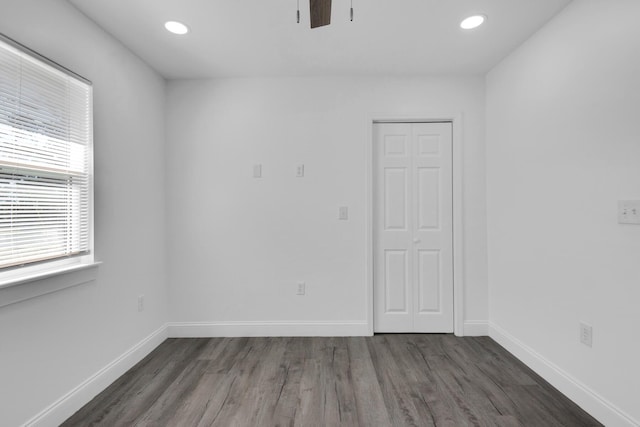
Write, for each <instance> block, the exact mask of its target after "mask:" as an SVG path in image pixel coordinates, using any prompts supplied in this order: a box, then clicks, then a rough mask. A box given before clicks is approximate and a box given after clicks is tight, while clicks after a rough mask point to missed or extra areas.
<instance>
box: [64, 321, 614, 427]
mask: <svg viewBox="0 0 640 427" xmlns="http://www.w3.org/2000/svg"><path fill="white" fill-rule="evenodd" d="M600 425H601V424H599V423H598V422H597V421H596V420H595V419H593V418H592V417H591V416H589V415H588V414H587V413H586V412H584V411H583V410H581V409H580V408H579V407H578V406H577V405H575V404H574V403H573V402H571V401H570V400H569V399H568V398H566V397H565V396H563V395H562V394H560V393H559V392H558V391H557V390H556V389H554V388H553V387H552V386H551V385H550V384H548V383H547V382H546V381H544V380H543V379H542V378H541V377H539V376H538V375H537V374H535V373H534V372H533V371H532V370H531V369H529V368H528V367H527V366H525V365H524V364H523V363H522V362H520V361H519V360H517V359H516V358H515V357H513V356H512V355H511V354H509V353H508V352H507V351H506V350H504V349H503V348H502V347H500V346H499V345H498V344H496V343H495V342H494V341H493V340H491V339H490V338H488V337H478V338H457V337H455V336H453V335H449V334H432V335H429V334H386V335H375V336H373V337H353V338H345V337H337V338H331V337H317V338H315V337H314V338H285V337H280V338H211V339H204V338H198V339H168V340H166V341H165V342H164V343H163V344H161V345H160V346H159V347H158V348H157V349H155V350H154V351H153V352H152V353H151V354H149V356H147V357H146V358H145V359H144V360H142V361H141V362H140V363H138V364H137V365H136V366H134V367H133V368H132V369H131V370H130V371H128V372H127V373H126V374H124V375H123V376H122V377H120V378H119V379H118V380H116V381H115V382H114V383H113V384H112V385H111V386H109V387H108V388H107V389H106V390H104V391H103V392H102V393H101V394H99V395H98V396H96V397H95V398H94V399H93V400H92V401H91V402H89V403H88V404H87V405H85V406H84V407H83V408H82V409H80V410H79V411H78V412H77V413H76V414H74V415H73V416H72V417H71V418H69V419H68V420H67V421H66V422H65V423H64V424H63V426H65V427H68V426H83V427H84V426H108V427H119V426H127V427H129V426H136V427H160V426H176V427H184V426H189V427H190V426H198V427H205V426H225V427H227V426H233V427H244V426H283V427H284V426H304V427H307V426H309V427H314V426H375V427H386V426H393V427H395V426H420V427H422V426H437V427H464V426H478V427H484V426H487V427H496V426H497V427H552V426H563V427H584V426H600Z"/></svg>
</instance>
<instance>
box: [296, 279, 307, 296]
mask: <svg viewBox="0 0 640 427" xmlns="http://www.w3.org/2000/svg"><path fill="white" fill-rule="evenodd" d="M306 293H307V284H306V283H304V282H298V287H297V290H296V295H305V294H306Z"/></svg>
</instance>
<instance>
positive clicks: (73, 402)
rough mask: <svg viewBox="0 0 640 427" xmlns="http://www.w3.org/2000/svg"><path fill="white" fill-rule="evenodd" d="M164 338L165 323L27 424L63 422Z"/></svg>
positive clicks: (43, 425) (40, 426)
mask: <svg viewBox="0 0 640 427" xmlns="http://www.w3.org/2000/svg"><path fill="white" fill-rule="evenodd" d="M165 339H167V325H163V326H162V327H161V328H159V329H158V330H156V331H155V332H153V333H152V334H151V335H149V336H148V337H146V338H145V339H143V340H142V341H140V342H139V343H138V344H136V345H134V346H133V347H131V348H130V349H129V350H128V351H126V352H125V353H124V354H122V355H121V356H120V357H118V358H117V359H115V360H114V361H113V362H111V363H109V364H108V365H107V366H105V367H104V368H102V369H100V370H99V371H98V372H96V373H95V374H93V375H92V376H91V377H89V378H87V379H86V380H85V381H84V382H82V383H81V384H80V385H78V386H77V387H76V388H74V389H73V390H71V391H70V392H68V393H67V394H65V395H64V396H62V397H61V398H60V399H58V400H57V401H55V402H54V403H52V404H51V405H50V406H49V407H47V408H46V409H44V410H43V411H42V412H40V413H39V414H38V415H36V416H35V417H33V418H31V419H30V420H29V421H27V422H26V423H25V424H24V425H25V426H27V427H49V426H58V425H60V424H62V423H63V422H64V421H65V420H66V419H67V418H69V417H70V416H71V415H73V414H74V413H76V411H77V410H79V409H80V408H82V407H83V406H84V405H86V404H87V403H88V402H89V401H91V399H93V398H94V397H95V396H97V395H98V394H99V393H100V392H102V391H103V390H104V389H106V388H107V387H108V386H109V385H110V384H111V383H113V382H114V381H115V380H117V379H118V378H120V377H121V376H122V375H123V374H124V373H125V372H127V371H128V370H129V369H131V368H132V367H133V366H134V365H135V364H136V363H138V362H139V361H141V360H142V359H143V358H144V357H145V356H147V355H148V354H149V353H151V352H152V351H153V350H154V349H155V348H156V347H158V346H159V345H160V344H162V342H163V341H164V340H165Z"/></svg>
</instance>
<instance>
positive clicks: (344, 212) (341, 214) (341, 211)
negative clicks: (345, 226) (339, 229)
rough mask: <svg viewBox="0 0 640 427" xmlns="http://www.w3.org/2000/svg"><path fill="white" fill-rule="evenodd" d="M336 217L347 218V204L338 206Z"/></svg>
mask: <svg viewBox="0 0 640 427" xmlns="http://www.w3.org/2000/svg"><path fill="white" fill-rule="evenodd" d="M338 219H341V220H347V219H349V208H348V207H347V206H340V207H339V208H338Z"/></svg>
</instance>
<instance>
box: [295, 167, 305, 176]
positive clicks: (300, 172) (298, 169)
mask: <svg viewBox="0 0 640 427" xmlns="http://www.w3.org/2000/svg"><path fill="white" fill-rule="evenodd" d="M296 177H297V178H304V165H298V166H297V167H296Z"/></svg>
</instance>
